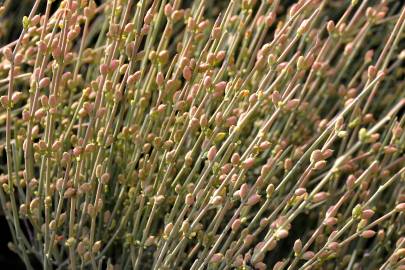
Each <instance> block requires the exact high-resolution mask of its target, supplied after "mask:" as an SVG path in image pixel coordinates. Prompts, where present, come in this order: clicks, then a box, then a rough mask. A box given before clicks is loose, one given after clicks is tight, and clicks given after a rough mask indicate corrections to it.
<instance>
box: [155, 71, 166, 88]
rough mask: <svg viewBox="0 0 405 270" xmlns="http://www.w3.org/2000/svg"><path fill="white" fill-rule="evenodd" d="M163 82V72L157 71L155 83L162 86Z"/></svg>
mask: <svg viewBox="0 0 405 270" xmlns="http://www.w3.org/2000/svg"><path fill="white" fill-rule="evenodd" d="M164 82H165V78H164V76H163V73H162V72H159V73H158V74H157V75H156V84H157V85H158V86H162V85H163V83H164Z"/></svg>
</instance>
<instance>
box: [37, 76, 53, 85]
mask: <svg viewBox="0 0 405 270" xmlns="http://www.w3.org/2000/svg"><path fill="white" fill-rule="evenodd" d="M50 83H51V80H50V79H49V78H48V77H45V78H42V79H41V80H40V81H39V88H46V87H48V86H49V84H50Z"/></svg>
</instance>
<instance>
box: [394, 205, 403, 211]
mask: <svg viewBox="0 0 405 270" xmlns="http://www.w3.org/2000/svg"><path fill="white" fill-rule="evenodd" d="M395 209H396V210H397V211H400V212H404V211H405V203H400V204H398V205H397V206H396V207H395Z"/></svg>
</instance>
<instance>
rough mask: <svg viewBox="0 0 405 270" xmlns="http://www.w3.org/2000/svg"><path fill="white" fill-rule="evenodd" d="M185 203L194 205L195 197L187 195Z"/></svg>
mask: <svg viewBox="0 0 405 270" xmlns="http://www.w3.org/2000/svg"><path fill="white" fill-rule="evenodd" d="M185 203H186V204H187V205H192V204H193V203H194V197H193V195H192V194H190V193H189V194H187V196H186V199H185Z"/></svg>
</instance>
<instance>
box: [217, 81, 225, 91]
mask: <svg viewBox="0 0 405 270" xmlns="http://www.w3.org/2000/svg"><path fill="white" fill-rule="evenodd" d="M226 85H227V82H225V81H222V82H219V83H217V84H215V92H223V91H224V90H225V88H226Z"/></svg>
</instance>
